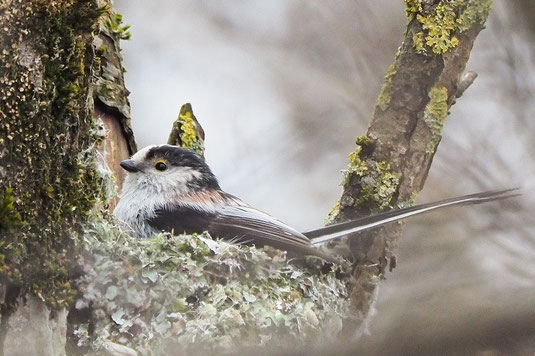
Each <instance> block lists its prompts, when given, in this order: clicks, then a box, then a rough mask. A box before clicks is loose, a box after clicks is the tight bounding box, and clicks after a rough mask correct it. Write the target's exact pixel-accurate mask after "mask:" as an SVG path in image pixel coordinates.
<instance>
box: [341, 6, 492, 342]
mask: <svg viewBox="0 0 535 356" xmlns="http://www.w3.org/2000/svg"><path fill="white" fill-rule="evenodd" d="M491 4H492V1H489V0H470V1H451V0H448V1H445V0H444V1H437V0H434V1H424V0H406V5H407V9H406V12H407V17H408V24H407V29H406V32H405V38H404V41H403V44H402V45H401V47H400V49H399V50H398V52H397V53H396V58H395V61H394V63H393V64H392V65H391V66H390V68H389V69H388V71H387V73H386V76H385V82H384V85H383V88H382V90H381V93H380V96H379V99H378V101H377V104H376V107H375V111H374V114H373V117H372V120H371V122H370V125H369V128H368V132H367V134H366V136H361V137H358V138H357V140H356V144H357V149H356V151H355V152H353V153H351V154H350V164H349V166H348V168H347V170H346V172H345V174H344V180H343V187H344V191H343V193H342V197H341V198H340V201H339V202H338V203H337V205H336V206H335V208H334V209H333V212H332V213H331V214H330V220H331V221H332V222H338V221H344V220H348V219H353V218H356V217H359V216H363V215H368V214H370V213H372V212H377V211H381V210H385V209H390V208H394V207H403V206H406V205H410V204H412V203H413V202H414V200H415V199H416V196H417V194H418V192H419V191H420V190H421V189H422V187H423V185H424V182H425V179H426V177H427V173H428V171H429V168H430V166H431V162H432V160H433V156H434V153H435V150H436V148H437V146H438V143H439V142H440V139H441V129H442V125H443V123H444V120H445V118H446V116H447V114H448V110H449V108H450V107H451V105H452V103H453V101H454V99H455V96H456V94H457V92H458V85H459V82H460V78H461V75H462V74H463V71H464V69H465V66H466V63H467V61H468V58H469V55H470V51H471V49H472V46H473V43H474V40H475V39H476V36H477V34H478V33H479V32H480V30H481V29H482V28H483V24H484V23H485V20H486V18H487V16H488V12H489V10H490V7H491ZM464 89H465V88H464ZM464 89H462V90H464ZM400 235H401V225H399V224H392V225H390V226H387V227H384V228H381V229H378V230H375V231H371V232H368V233H365V234H363V236H362V237H360V238H358V239H352V240H351V241H350V251H351V253H350V254H351V256H350V257H351V258H352V259H353V260H354V263H355V271H354V279H355V280H354V285H353V287H352V292H351V299H352V302H353V308H354V313H352V315H351V317H349V318H347V319H346V320H345V323H344V329H345V331H346V333H347V334H353V333H354V332H356V331H359V330H361V331H362V329H363V326H364V327H365V320H366V318H367V316H368V315H369V312H370V309H371V307H372V306H373V302H374V299H375V295H376V293H377V287H378V284H379V281H380V280H381V279H383V276H384V273H385V270H386V268H387V267H390V269H392V268H394V267H395V263H396V258H395V255H396V250H397V244H398V241H399V238H400Z"/></svg>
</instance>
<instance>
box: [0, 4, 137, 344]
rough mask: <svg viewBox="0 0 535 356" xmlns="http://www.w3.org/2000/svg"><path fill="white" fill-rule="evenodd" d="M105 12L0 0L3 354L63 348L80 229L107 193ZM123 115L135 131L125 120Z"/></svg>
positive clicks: (102, 6)
mask: <svg viewBox="0 0 535 356" xmlns="http://www.w3.org/2000/svg"><path fill="white" fill-rule="evenodd" d="M108 18H111V19H116V18H114V17H113V14H112V13H111V11H110V8H109V7H108V6H107V5H106V3H105V2H104V3H102V2H101V3H99V2H98V1H96V0H64V1H53V2H50V1H42V0H8V1H4V2H3V3H2V5H0V28H1V31H2V35H1V40H0V41H1V42H0V48H1V53H0V68H1V72H0V98H1V103H0V118H1V119H0V236H1V239H0V296H1V298H0V311H1V324H0V351H1V350H3V351H4V352H5V353H6V354H17V352H19V351H16V350H17V349H20V346H21V345H24V347H25V349H20V350H23V351H20V352H23V353H25V352H24V350H26V351H27V352H26V354H37V350H39V353H41V354H62V353H64V347H65V330H66V326H67V325H66V312H65V309H64V308H65V307H66V306H68V305H69V304H70V303H72V302H73V300H74V296H75V294H76V290H75V289H74V288H73V286H72V284H71V279H72V275H71V272H72V270H73V269H72V268H73V265H74V263H73V262H74V261H73V257H74V256H76V254H77V250H78V247H79V246H78V245H77V242H76V241H77V236H79V232H80V227H81V224H83V223H84V222H85V221H86V219H87V217H88V216H89V214H90V213H91V212H92V211H94V209H95V206H103V205H104V204H105V202H106V200H107V195H108V194H106V193H107V192H106V191H105V190H104V189H103V184H102V181H103V178H104V177H105V175H103V174H102V172H100V171H99V168H98V166H97V164H96V163H97V162H98V157H99V156H100V155H102V153H104V151H103V147H104V145H103V142H104V140H105V137H106V135H105V131H104V130H103V125H106V123H105V122H104V123H103V122H102V121H101V120H98V119H95V117H94V113H95V111H94V94H95V88H97V89H99V88H100V86H98V85H96V84H95V82H94V80H100V79H101V78H102V77H105V79H106V80H108V81H110V82H111V81H113V78H112V76H111V75H108V76H107V77H106V71H105V68H109V66H106V67H103V65H106V63H107V62H106V60H105V59H103V55H102V53H100V52H99V50H98V48H95V44H94V40H95V38H96V37H95V33H98V30H99V21H107V20H106V19H108ZM116 23H117V21H115V24H116ZM112 25H113V23H112ZM114 28H115V29H119V30H120V29H121V27H120V26H119V25H116V26H115V27H114ZM112 29H113V26H112ZM119 34H120V31H119ZM110 36H112V37H111V38H113V36H117V34H113V33H112V34H111V35H110ZM100 37H102V34H101V35H100ZM100 37H97V38H100ZM119 74H120V78H121V79H122V72H119ZM120 85H122V82H121V83H120ZM124 93H126V92H125V91H123V92H122V93H121V94H120V95H124ZM120 95H119V96H120ZM100 97H101V96H100V95H99V99H98V100H99V103H100V102H103V101H104V100H102V99H101V98H100ZM123 99H124V100H123V101H124V102H126V105H127V104H128V102H127V101H125V100H126V99H125V98H123ZM123 116H124V115H123ZM110 120H111V119H110ZM118 120H119V126H123V130H122V131H123V132H124V133H126V134H128V133H129V132H130V133H131V130H130V131H129V129H128V128H127V129H124V127H125V125H128V121H127V120H126V119H124V117H120V118H119V119H118ZM103 121H105V120H103ZM123 140H124V139H123ZM132 142H133V141H132V140H130V141H128V145H127V147H128V148H129V149H130V150H133V149H135V143H132ZM123 146H124V145H123ZM97 149H101V154H99V153H97V152H98V150H97ZM114 150H115V148H110V149H109V150H108V152H109V156H114V155H115V153H114ZM99 203H100V204H99ZM50 310H54V312H52V313H51V312H50ZM21 330H24V332H20V331H21ZM47 335H48V336H47ZM45 339H46V340H45ZM4 341H5V343H4ZM32 350H33V351H32ZM62 350H63V351H62ZM34 351H35V352H34ZM20 352H19V354H20Z"/></svg>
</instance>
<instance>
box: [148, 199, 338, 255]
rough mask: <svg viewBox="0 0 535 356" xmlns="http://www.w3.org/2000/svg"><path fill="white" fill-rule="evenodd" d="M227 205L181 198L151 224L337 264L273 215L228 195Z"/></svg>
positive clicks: (158, 211) (158, 214)
mask: <svg viewBox="0 0 535 356" xmlns="http://www.w3.org/2000/svg"><path fill="white" fill-rule="evenodd" d="M224 198H225V200H224V202H221V201H218V200H217V199H219V198H216V200H215V202H217V203H218V204H214V199H212V201H211V203H207V200H206V199H204V198H202V197H199V196H198V195H197V196H196V197H194V198H193V199H190V198H189V197H184V196H182V197H181V198H180V202H181V203H180V204H173V205H172V206H173V208H171V209H159V210H157V211H156V212H155V213H156V214H155V216H154V217H153V218H151V219H150V220H149V221H148V223H149V224H150V225H151V226H152V227H154V228H155V229H157V230H162V231H168V232H174V233H176V234H179V233H184V232H185V233H188V234H191V233H202V232H204V231H207V232H208V233H209V234H210V236H212V237H214V238H221V239H224V240H227V241H230V242H232V243H243V244H254V245H255V246H256V247H261V246H273V247H275V248H278V249H281V250H285V251H289V252H293V253H294V254H297V255H314V256H319V257H322V258H324V259H327V260H329V261H331V262H335V260H334V259H333V258H332V257H329V256H326V255H324V254H323V253H322V252H321V251H318V250H317V249H316V248H314V247H312V245H311V243H310V240H309V239H308V238H307V237H306V236H304V235H303V234H301V233H300V232H298V231H296V230H294V229H292V228H291V227H289V226H288V225H286V224H284V223H283V222H281V221H279V220H277V219H275V218H273V217H272V216H271V215H269V214H266V213H264V212H262V211H260V210H257V209H255V208H253V207H251V206H249V205H247V204H246V203H244V202H242V201H241V200H239V199H238V198H235V197H233V196H231V195H227V194H225V196H224Z"/></svg>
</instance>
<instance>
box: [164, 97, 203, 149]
mask: <svg viewBox="0 0 535 356" xmlns="http://www.w3.org/2000/svg"><path fill="white" fill-rule="evenodd" d="M167 143H168V144H170V145H175V146H180V147H185V148H188V149H190V150H193V151H195V152H197V153H198V154H199V155H201V156H204V130H203V128H202V126H201V125H200V124H199V122H198V121H197V118H196V117H195V115H194V114H193V109H192V107H191V104H190V103H186V104H184V105H182V107H181V108H180V113H179V114H178V118H177V119H176V120H175V122H174V123H173V127H172V128H171V132H170V133H169V138H168V140H167Z"/></svg>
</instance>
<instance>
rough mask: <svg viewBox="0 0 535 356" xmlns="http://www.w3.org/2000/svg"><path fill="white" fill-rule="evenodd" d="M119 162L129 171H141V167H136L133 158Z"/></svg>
mask: <svg viewBox="0 0 535 356" xmlns="http://www.w3.org/2000/svg"><path fill="white" fill-rule="evenodd" d="M119 164H120V165H121V167H123V168H124V169H125V170H127V171H128V172H132V173H135V172H139V171H140V170H141V169H139V168H137V167H136V162H134V161H133V160H131V159H126V160H124V161H121V163H119Z"/></svg>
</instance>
